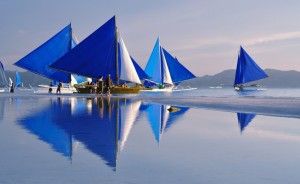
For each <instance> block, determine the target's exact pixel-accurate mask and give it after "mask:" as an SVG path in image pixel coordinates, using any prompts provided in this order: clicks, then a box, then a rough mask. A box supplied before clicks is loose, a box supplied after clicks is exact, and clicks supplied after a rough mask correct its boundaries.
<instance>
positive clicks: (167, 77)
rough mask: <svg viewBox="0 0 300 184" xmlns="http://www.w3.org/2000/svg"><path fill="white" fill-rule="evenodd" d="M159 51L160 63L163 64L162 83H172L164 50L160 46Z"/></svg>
mask: <svg viewBox="0 0 300 184" xmlns="http://www.w3.org/2000/svg"><path fill="white" fill-rule="evenodd" d="M160 53H161V59H162V64H163V68H162V70H163V83H164V84H173V82H172V78H171V74H170V71H169V67H168V64H167V61H166V58H165V55H164V52H163V51H162V48H160Z"/></svg>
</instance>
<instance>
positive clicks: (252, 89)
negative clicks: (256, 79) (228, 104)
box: [234, 86, 267, 91]
mask: <svg viewBox="0 0 300 184" xmlns="http://www.w3.org/2000/svg"><path fill="white" fill-rule="evenodd" d="M234 90H235V91H265V90H267V89H266V88H264V87H257V86H243V87H234Z"/></svg>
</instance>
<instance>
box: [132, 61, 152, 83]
mask: <svg viewBox="0 0 300 184" xmlns="http://www.w3.org/2000/svg"><path fill="white" fill-rule="evenodd" d="M130 58H131V60H132V63H133V65H134V68H135V70H136V72H137V74H138V76H139V78H140V79H141V80H142V79H148V78H149V76H148V75H147V74H146V72H145V71H144V70H143V69H142V68H141V67H140V65H139V64H138V63H137V62H136V61H135V60H134V59H133V58H132V57H130Z"/></svg>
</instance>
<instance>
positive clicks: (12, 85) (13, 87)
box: [10, 83, 15, 93]
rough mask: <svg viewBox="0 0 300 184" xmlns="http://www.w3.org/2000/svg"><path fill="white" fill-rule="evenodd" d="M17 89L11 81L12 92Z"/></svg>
mask: <svg viewBox="0 0 300 184" xmlns="http://www.w3.org/2000/svg"><path fill="white" fill-rule="evenodd" d="M14 91H15V86H14V83H11V86H10V92H11V93H13V92H14Z"/></svg>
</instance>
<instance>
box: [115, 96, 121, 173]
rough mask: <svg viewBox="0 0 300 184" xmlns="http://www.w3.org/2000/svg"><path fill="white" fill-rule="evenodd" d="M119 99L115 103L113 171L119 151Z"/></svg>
mask: <svg viewBox="0 0 300 184" xmlns="http://www.w3.org/2000/svg"><path fill="white" fill-rule="evenodd" d="M119 105H120V104H119V99H117V104H116V129H115V135H116V137H115V138H116V140H115V149H116V150H115V162H116V163H115V164H116V165H115V168H114V171H116V170H117V160H118V152H119V146H118V145H119V144H118V141H119V110H120V106H119Z"/></svg>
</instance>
